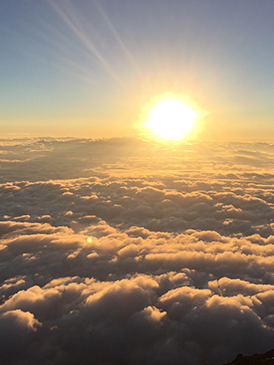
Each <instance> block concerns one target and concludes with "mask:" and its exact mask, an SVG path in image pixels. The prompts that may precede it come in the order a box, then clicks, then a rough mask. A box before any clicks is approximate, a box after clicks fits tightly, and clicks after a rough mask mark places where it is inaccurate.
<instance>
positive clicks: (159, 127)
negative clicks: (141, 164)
mask: <svg viewBox="0 0 274 365" xmlns="http://www.w3.org/2000/svg"><path fill="white" fill-rule="evenodd" d="M199 116H200V114H199V113H198V112H197V111H195V110H194V109H193V108H192V107H191V106H189V105H188V104H186V103H185V102H184V101H182V100H180V99H178V98H173V97H168V98H163V99H160V100H158V101H157V102H156V103H154V104H153V105H152V106H150V107H149V111H148V113H147V117H146V122H145V127H147V128H149V129H150V130H152V131H153V134H155V135H157V136H158V137H160V138H163V139H169V140H179V139H182V138H185V136H186V135H187V134H188V133H189V132H190V131H192V129H193V128H194V121H195V119H197V118H198V117H199Z"/></svg>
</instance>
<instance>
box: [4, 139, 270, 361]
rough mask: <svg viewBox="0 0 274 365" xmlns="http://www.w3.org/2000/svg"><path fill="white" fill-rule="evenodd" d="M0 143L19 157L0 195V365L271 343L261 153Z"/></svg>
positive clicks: (157, 357) (202, 354)
mask: <svg viewBox="0 0 274 365" xmlns="http://www.w3.org/2000/svg"><path fill="white" fill-rule="evenodd" d="M1 143H2V144H1V150H2V152H1V153H2V154H3V155H4V156H5V159H6V158H7V159H9V158H11V157H12V156H13V160H17V159H19V157H18V156H21V157H20V161H21V162H20V166H21V167H20V168H19V169H18V170H17V171H16V172H13V174H14V177H15V175H16V178H14V179H11V180H10V179H9V178H10V177H11V176H12V167H11V166H12V164H14V163H15V162H14V161H13V162H11V163H10V164H6V165H5V166H6V170H4V173H3V175H2V185H0V194H1V206H0V217H1V221H0V236H1V242H0V251H1V252H0V261H1V265H0V278H1V286H0V296H1V301H0V345H1V351H3V359H4V360H3V361H5V363H20V364H30V363H36V364H133V365H134V364H140V363H143V364H157V365H158V364H174V365H176V364H182V363H184V364H186V365H196V364H197V365H198V364H202V363H207V364H212V365H219V364H222V363H224V362H228V361H231V360H232V359H233V358H235V356H236V355H237V354H238V353H239V352H241V353H245V354H252V353H253V352H264V351H267V350H269V349H270V348H272V347H273V340H274V312H273V308H274V269H273V268H274V259H273V253H274V231H273V229H274V223H273V217H274V215H273V202H274V199H273V191H272V190H273V189H272V183H273V176H274V175H272V174H271V171H268V173H267V172H266V171H265V170H263V169H264V167H265V168H269V164H270V161H271V159H272V156H273V146H272V145H267V144H263V145H259V146H258V145H256V144H247V145H239V144H237V145H236V144H229V145H227V146H218V145H217V144H215V145H213V144H212V145H210V144H203V145H201V144H195V143H190V142H188V143H185V144H182V145H179V144H178V145H177V147H176V150H175V151H172V153H170V154H169V153H168V152H167V146H162V147H161V146H160V145H157V144H156V143H152V144H151V145H149V144H148V142H146V141H138V140H127V139H124V140H119V139H114V140H105V141H91V140H81V141H79V140H78V141H75V140H54V139H47V140H24V141H23V140H12V141H1ZM95 150H96V151H98V155H97V156H98V157H96V158H95V157H94V158H95V160H92V161H91V162H89V161H88V159H89V158H91V156H92V155H93V153H94V151H95ZM128 152H130V153H128ZM108 154H110V156H111V157H108ZM50 156H51V157H56V160H55V159H53V160H49V158H51V157H50ZM126 156H127V157H126ZM148 156H150V159H149V158H148ZM237 156H238V157H239V156H242V157H246V158H245V159H243V158H238V157H237ZM86 157H87V158H86ZM145 157H146V158H147V161H146V159H144V158H145ZM156 158H157V166H158V167H159V168H160V169H161V168H162V167H163V166H165V170H164V171H162V170H161V172H160V170H157V168H156V167H154V170H153V171H151V170H150V169H151V164H153V163H154V159H156ZM81 159H82V160H83V161H82V162H81ZM142 159H144V160H145V162H144V163H143V165H142V163H141V161H142ZM247 159H248V160H247ZM264 159H265V165H263V166H262V165H260V164H257V162H256V163H255V162H254V161H253V160H256V161H257V160H260V161H262V160H264ZM42 160H43V161H44V164H43V165H41V161H42ZM50 161H53V162H52V167H51V168H50V167H49V166H50ZM195 161H196V162H195ZM252 161H253V162H252ZM0 162H1V161H0ZM175 162H176V164H175ZM194 162H195V164H194ZM247 162H248V164H249V168H248V170H246V164H247ZM16 163H18V162H16ZM131 163H132V166H131V168H130V167H129V166H130V164H131ZM18 164H19V163H18ZM91 164H93V166H91ZM203 164H204V165H203ZM172 165H174V166H173V168H171V166H172ZM202 165H203V166H204V168H202V169H201V166H202ZM210 165H211V169H209V166H210ZM35 166H36V167H39V168H38V170H37V174H36V169H35ZM76 166H77V168H76ZM122 166H123V169H122ZM140 166H143V171H140ZM180 166H181V168H182V172H179V167H180ZM250 166H251V167H250ZM59 167H60V168H59ZM74 167H75V171H74V172H72V173H71V172H70V171H71V169H73V168H74ZM48 169H49V170H48ZM91 169H92V170H91ZM122 171H123V172H122ZM77 174H78V176H80V177H79V178H76V175H77ZM47 175H48V178H46V176H47ZM27 176H28V178H27V179H25V177H27ZM2 349H3V350H2Z"/></svg>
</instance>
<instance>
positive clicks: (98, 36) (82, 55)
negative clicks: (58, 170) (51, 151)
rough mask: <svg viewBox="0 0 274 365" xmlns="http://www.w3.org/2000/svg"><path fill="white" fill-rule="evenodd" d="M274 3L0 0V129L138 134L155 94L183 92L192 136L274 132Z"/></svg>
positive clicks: (247, 136)
mask: <svg viewBox="0 0 274 365" xmlns="http://www.w3.org/2000/svg"><path fill="white" fill-rule="evenodd" d="M273 12H274V3H273V2H272V1H263V2H262V1H258V0H256V1H255V0H229V1H228V0H206V1H205V0H194V1H185V0H180V1H178V0H169V1H166V0H151V1H145V0H140V1H139V0H138V1H131V0H115V1H104V0H100V1H99V0H97V1H87V0H78V1H70V0H66V1H64V0H56V1H53V0H45V1H39V2H37V1H34V0H23V1H21V0H9V1H1V4H0V17H1V21H0V41H1V56H0V75H1V86H0V93H1V94H0V96H1V97H0V110H1V122H0V123H1V135H2V136H5V137H18V136H20V135H21V136H24V137H27V136H35V137H39V136H51V137H61V136H69V137H88V138H109V137H120V136H127V137H129V136H136V135H138V136H139V135H143V134H144V133H146V132H145V131H144V130H143V129H142V122H143V121H142V116H143V110H144V108H145V107H146V105H148V104H149V103H150V101H151V100H152V99H153V98H155V97H157V96H158V95H163V94H166V93H172V94H174V95H183V96H184V97H186V98H187V99H189V100H191V101H192V102H193V103H194V104H195V105H196V106H197V107H198V108H199V109H200V110H202V111H203V116H202V117H201V118H200V129H199V132H197V133H196V135H195V136H194V137H195V138H196V139H199V140H216V139H217V140H220V141H221V140H237V141H243V140H245V141H254V140H260V141H268V140H272V139H273V137H272V135H273V133H272V132H273V126H272V125H273V122H272V120H273V107H272V103H273V102H272V101H273V82H274V71H273V67H272V63H271V60H272V59H273V57H274V47H273V39H274V37H273V35H274V34H273V33H274V29H273V27H274V25H273Z"/></svg>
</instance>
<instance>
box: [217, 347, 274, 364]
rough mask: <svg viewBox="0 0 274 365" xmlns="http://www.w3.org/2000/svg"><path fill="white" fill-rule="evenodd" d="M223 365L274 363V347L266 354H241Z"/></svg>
mask: <svg viewBox="0 0 274 365" xmlns="http://www.w3.org/2000/svg"><path fill="white" fill-rule="evenodd" d="M223 365H274V349H273V350H270V351H267V352H265V353H264V354H254V355H252V356H243V355H242V354H239V355H237V356H236V358H235V359H234V360H233V361H232V362H229V363H226V364H223Z"/></svg>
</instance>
